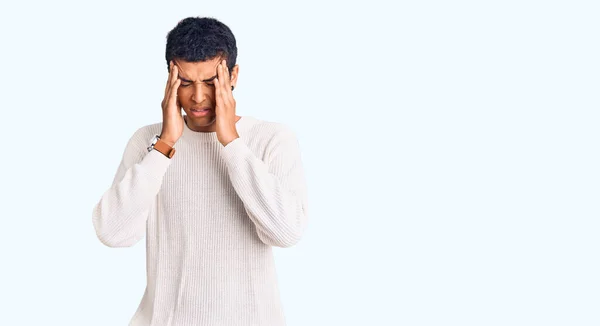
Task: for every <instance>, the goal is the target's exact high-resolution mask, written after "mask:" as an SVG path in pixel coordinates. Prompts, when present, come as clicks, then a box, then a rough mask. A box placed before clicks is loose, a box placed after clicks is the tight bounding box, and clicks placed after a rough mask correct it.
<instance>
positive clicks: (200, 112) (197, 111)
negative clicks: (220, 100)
mask: <svg viewBox="0 0 600 326" xmlns="http://www.w3.org/2000/svg"><path fill="white" fill-rule="evenodd" d="M211 111H212V109H211V108H209V107H201V108H192V109H190V113H191V114H192V115H193V116H195V117H202V116H205V115H208V114H209V113H210V112H211Z"/></svg>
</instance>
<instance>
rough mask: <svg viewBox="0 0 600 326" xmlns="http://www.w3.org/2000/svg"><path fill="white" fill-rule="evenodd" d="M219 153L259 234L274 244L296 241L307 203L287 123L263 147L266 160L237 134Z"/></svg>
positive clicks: (294, 142)
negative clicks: (237, 136)
mask: <svg viewBox="0 0 600 326" xmlns="http://www.w3.org/2000/svg"><path fill="white" fill-rule="evenodd" d="M223 157H224V160H225V162H226V164H227V169H228V173H229V176H230V179H231V182H232V184H233V187H234V189H235V191H236V193H237V194H238V196H239V197H240V198H241V199H242V201H243V203H244V207H245V209H246V212H247V213H248V216H249V218H250V219H251V220H252V222H254V224H255V226H256V231H257V233H258V236H259V238H260V239H261V240H262V241H263V242H264V243H266V244H269V245H272V246H278V247H290V246H292V245H294V244H296V243H297V242H298V241H299V240H300V238H301V236H302V233H303V232H304V229H305V226H306V222H307V219H308V212H307V206H308V205H307V198H306V185H305V181H304V171H303V167H302V159H301V153H300V146H299V143H298V140H297V138H296V136H295V134H294V133H293V132H292V131H291V130H290V129H288V128H287V127H284V128H281V130H280V131H279V132H277V133H275V134H274V136H273V138H272V139H271V140H270V141H269V145H268V146H267V148H266V155H265V157H266V159H265V160H266V162H264V161H262V160H260V159H259V158H257V157H256V155H254V153H253V152H252V151H251V150H250V149H249V148H248V146H247V145H246V144H245V143H244V141H243V140H242V139H241V138H237V139H235V140H234V141H232V142H230V143H229V144H227V145H226V146H225V147H223Z"/></svg>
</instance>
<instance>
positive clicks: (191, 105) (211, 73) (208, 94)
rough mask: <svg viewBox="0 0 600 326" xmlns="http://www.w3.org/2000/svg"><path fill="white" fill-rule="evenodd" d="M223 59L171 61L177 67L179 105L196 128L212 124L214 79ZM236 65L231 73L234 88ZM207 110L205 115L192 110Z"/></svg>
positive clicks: (214, 104) (214, 102) (213, 117)
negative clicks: (179, 82)
mask: <svg viewBox="0 0 600 326" xmlns="http://www.w3.org/2000/svg"><path fill="white" fill-rule="evenodd" d="M222 60H223V59H222V58H220V57H217V58H214V59H212V60H209V61H200V62H188V61H183V60H179V59H174V60H173V61H174V62H175V64H177V66H178V67H179V78H180V79H181V84H180V85H179V89H178V91H177V94H178V99H179V104H181V106H182V107H183V111H184V112H185V114H186V115H187V116H188V119H191V120H192V121H191V123H192V124H193V125H196V126H206V125H208V124H210V123H212V122H214V120H215V117H216V114H215V106H216V105H217V102H216V99H215V86H214V79H215V77H217V66H218V65H219V63H220V62H221V61H222ZM238 69H239V67H238V65H235V66H234V67H233V69H232V71H231V85H233V86H235V84H236V81H237V75H238ZM205 107H206V108H209V111H208V112H206V113H199V112H194V111H192V109H196V108H198V109H201V108H205Z"/></svg>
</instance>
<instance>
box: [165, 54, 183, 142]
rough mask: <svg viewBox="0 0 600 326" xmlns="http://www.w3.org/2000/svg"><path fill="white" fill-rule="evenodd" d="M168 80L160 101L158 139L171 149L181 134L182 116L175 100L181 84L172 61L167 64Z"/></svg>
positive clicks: (178, 104) (179, 105) (177, 100)
mask: <svg viewBox="0 0 600 326" xmlns="http://www.w3.org/2000/svg"><path fill="white" fill-rule="evenodd" d="M169 68H170V69H169V70H170V72H169V78H168V79H167V85H166V86H165V97H164V99H163V100H162V103H161V106H162V112H163V125H162V132H161V134H160V139H161V140H162V141H164V142H165V143H167V144H169V145H170V146H171V147H173V145H175V143H176V142H177V140H179V137H181V135H182V134H183V124H184V121H183V116H182V115H181V104H180V103H179V99H178V98H177V89H179V84H181V79H179V73H178V69H177V65H175V64H173V61H171V62H170V63H169Z"/></svg>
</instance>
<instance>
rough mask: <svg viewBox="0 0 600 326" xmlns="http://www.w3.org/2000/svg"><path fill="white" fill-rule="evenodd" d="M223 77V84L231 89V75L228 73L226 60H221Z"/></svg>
mask: <svg viewBox="0 0 600 326" xmlns="http://www.w3.org/2000/svg"><path fill="white" fill-rule="evenodd" d="M223 73H224V74H223V75H224V76H223V79H225V86H227V88H228V89H231V76H230V75H229V68H228V67H227V60H223Z"/></svg>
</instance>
